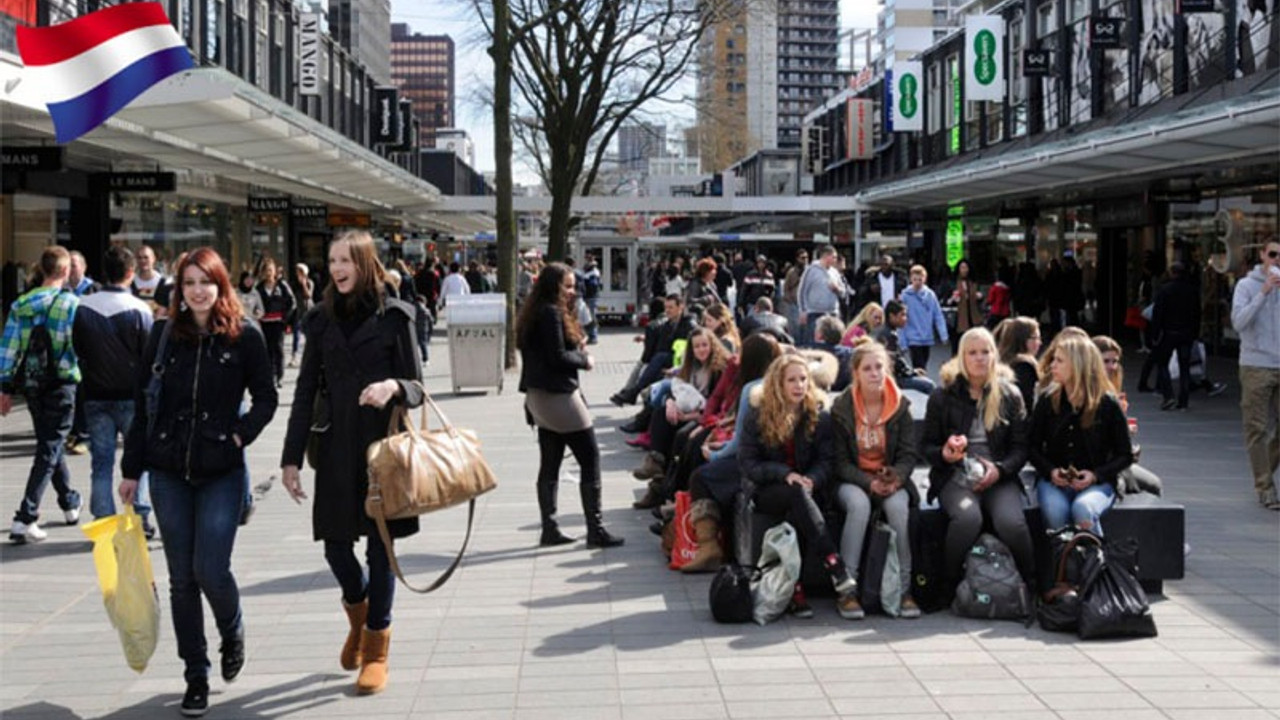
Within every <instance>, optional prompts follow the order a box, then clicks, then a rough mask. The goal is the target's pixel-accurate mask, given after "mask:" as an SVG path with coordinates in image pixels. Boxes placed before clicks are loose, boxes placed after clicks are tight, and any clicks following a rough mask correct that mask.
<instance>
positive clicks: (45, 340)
mask: <svg viewBox="0 0 1280 720" xmlns="http://www.w3.org/2000/svg"><path fill="white" fill-rule="evenodd" d="M37 320H38V321H39V322H37V323H36V324H35V325H34V326H32V328H31V332H30V333H29V334H28V335H27V347H26V349H25V350H24V351H23V353H22V357H21V358H20V359H19V360H18V365H17V369H16V370H15V372H14V377H13V384H14V385H15V386H17V387H20V388H23V389H25V390H27V391H31V392H39V391H41V390H43V389H45V388H47V387H49V386H50V385H52V384H53V383H54V382H56V381H57V379H58V355H57V353H56V352H54V349H53V336H52V335H50V334H49V327H48V322H49V316H48V315H47V314H46V315H44V316H42V317H39V318H37Z"/></svg>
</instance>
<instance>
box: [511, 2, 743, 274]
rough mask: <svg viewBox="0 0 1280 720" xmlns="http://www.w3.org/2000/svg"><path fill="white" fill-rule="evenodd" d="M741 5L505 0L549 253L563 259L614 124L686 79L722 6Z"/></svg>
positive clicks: (520, 114) (520, 125)
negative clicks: (545, 210) (574, 214)
mask: <svg viewBox="0 0 1280 720" xmlns="http://www.w3.org/2000/svg"><path fill="white" fill-rule="evenodd" d="M742 2H743V0H510V10H511V40H512V43H511V48H512V80H513V82H514V85H515V89H516V91H517V92H516V95H517V96H518V98H517V99H515V100H514V101H513V110H514V112H515V115H516V118H517V120H516V122H515V123H513V130H514V132H515V134H516V137H517V138H519V139H520V141H521V143H522V144H523V145H524V147H525V149H526V150H527V151H528V153H529V155H530V157H531V159H532V161H533V163H534V166H535V168H536V169H537V171H538V173H539V175H540V176H541V177H542V180H543V182H544V183H545V184H546V186H547V189H548V190H549V191H550V193H551V214H550V219H549V227H548V250H547V254H548V256H549V257H551V258H553V259H562V258H564V257H565V253H566V248H567V244H568V239H569V233H570V230H571V229H572V218H571V215H570V210H571V203H572V201H573V197H574V196H575V195H579V194H584V195H585V194H589V193H590V192H591V189H592V186H593V185H594V183H595V181H596V178H597V176H598V174H599V172H600V165H601V162H602V161H603V159H604V157H605V151H606V149H607V147H608V146H609V143H610V141H611V140H612V139H613V137H614V135H615V134H617V131H618V129H619V128H620V127H621V126H622V125H623V124H625V123H626V122H627V121H628V120H629V119H630V118H632V116H633V115H634V114H635V113H636V112H637V111H639V109H640V108H641V107H643V106H644V105H645V104H646V103H649V102H650V101H653V100H656V99H660V98H662V97H663V96H664V95H666V94H667V93H669V92H670V91H671V90H672V89H673V88H674V87H675V86H676V85H677V83H679V82H680V81H681V80H683V79H684V78H685V77H686V74H687V72H688V70H689V68H690V65H691V60H692V59H693V58H694V57H695V56H696V54H697V52H698V45H699V39H700V38H701V37H702V35H703V33H704V32H705V30H706V29H707V28H708V27H709V26H710V24H711V23H713V22H715V19H716V18H717V17H718V16H719V14H720V13H719V5H718V4H719V3H723V4H724V5H729V4H738V5H740V4H741V3H742ZM495 112H498V109H497V108H495Z"/></svg>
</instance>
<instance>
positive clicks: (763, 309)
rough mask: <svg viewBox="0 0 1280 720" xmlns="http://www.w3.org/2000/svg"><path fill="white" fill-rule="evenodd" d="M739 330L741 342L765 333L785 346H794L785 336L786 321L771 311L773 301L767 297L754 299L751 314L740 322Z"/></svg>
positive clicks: (788, 337) (787, 335) (792, 341)
mask: <svg viewBox="0 0 1280 720" xmlns="http://www.w3.org/2000/svg"><path fill="white" fill-rule="evenodd" d="M740 330H741V331H742V339H743V340H746V339H747V338H748V337H750V336H752V335H755V334H757V333H766V334H769V335H772V336H773V337H774V339H775V340H777V341H778V342H780V343H783V344H785V345H794V344H795V341H794V340H793V339H792V338H791V336H790V335H789V334H787V319H786V318H784V317H782V316H781V315H779V314H777V313H775V312H774V311H773V301H772V300H770V299H769V298H767V297H761V298H757V299H756V301H755V303H754V304H753V305H752V308H751V314H750V315H748V316H747V318H746V319H745V320H743V321H742V327H741V328H740Z"/></svg>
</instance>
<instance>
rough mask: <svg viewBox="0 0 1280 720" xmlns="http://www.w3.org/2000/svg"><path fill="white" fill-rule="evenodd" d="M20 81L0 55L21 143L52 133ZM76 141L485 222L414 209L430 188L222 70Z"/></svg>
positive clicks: (330, 196)
mask: <svg viewBox="0 0 1280 720" xmlns="http://www.w3.org/2000/svg"><path fill="white" fill-rule="evenodd" d="M20 77H21V67H20V66H18V65H17V64H16V63H14V62H13V61H11V60H10V59H9V58H7V57H6V58H0V84H5V85H8V84H10V83H12V82H13V81H14V80H19V81H18V82H17V83H16V84H14V85H13V87H12V89H11V91H10V92H8V93H6V94H4V95H0V98H2V99H0V103H2V104H3V111H4V114H3V119H4V124H5V127H6V130H7V133H6V134H8V133H12V132H13V128H14V127H15V126H16V127H19V128H20V129H21V130H20V132H21V133H22V135H23V139H24V140H25V141H30V140H32V139H37V138H39V139H51V138H52V137H53V125H52V122H51V120H50V118H49V115H48V113H47V112H46V111H45V110H44V107H43V105H42V104H41V103H40V101H39V100H38V98H37V94H36V93H35V92H33V90H34V89H33V88H24V87H23V85H22V83H21V81H20ZM5 140H6V142H9V138H5ZM77 143H85V144H88V145H91V146H95V147H99V148H103V149H106V150H110V151H114V152H116V153H121V154H125V155H130V156H134V157H137V158H139V159H145V160H146V161H148V162H154V163H157V164H158V165H161V166H165V167H171V168H187V169H191V170H197V171H203V172H208V173H211V174H214V175H217V176H221V177H226V178H231V179H234V180H239V181H242V182H245V183H250V184H253V185H256V186H259V187H263V188H268V189H270V190H275V191H277V192H280V193H282V194H289V195H294V196H297V197H299V198H307V199H310V200H314V201H318V202H324V203H328V204H332V205H336V206H340V207H345V208H350V209H352V210H357V211H362V212H373V213H375V214H378V215H381V216H386V217H395V218H400V219H403V220H405V221H408V222H411V223H414V224H419V225H425V226H427V227H430V228H432V229H436V230H443V231H446V232H459V233H472V232H476V231H477V230H481V229H489V228H491V227H492V221H490V220H488V219H487V218H476V217H465V216H464V217H459V216H453V217H445V216H441V215H436V214H432V213H424V212H421V211H420V208H422V206H423V204H424V203H430V202H434V201H438V200H439V198H440V192H439V190H437V189H436V188H435V187H434V186H433V185H431V184H430V183H428V182H426V181H424V180H422V179H420V178H418V177H415V176H414V175H413V174H411V173H409V172H408V171H406V170H404V169H403V168H401V167H399V166H398V165H396V164H395V163H392V162H390V161H388V160H387V159H385V158H383V157H381V156H379V155H378V154H377V153H375V152H373V151H372V150H370V149H368V148H365V147H363V146H362V145H360V144H358V143H356V142H354V141H352V140H350V139H349V138H347V137H345V136H343V135H342V134H341V133H339V132H337V131H335V130H333V129H331V128H329V127H327V126H325V125H323V124H322V123H319V122H317V121H316V120H314V119H312V118H311V117H309V116H307V115H305V114H304V113H301V112H299V111H297V110H296V109H294V108H292V107H290V106H288V105H286V104H284V103H282V102H280V101H279V100H277V99H276V98H274V97H272V96H271V95H269V94H267V93H265V92H263V91H262V90H260V89H259V88H257V87H255V86H253V85H251V84H249V83H246V82H244V81H243V80H241V79H239V78H237V77H236V76H234V75H232V74H230V73H228V72H226V71H225V70H223V69H221V68H212V67H206V68H199V69H197V70H192V71H188V72H186V73H182V74H181V75H179V76H175V77H173V78H170V79H169V80H168V81H166V82H164V83H161V84H160V85H158V86H156V87H155V88H152V90H150V91H148V92H147V93H146V94H144V95H142V96H141V97H139V98H138V99H137V100H135V101H134V102H133V103H131V104H130V105H129V106H128V107H127V108H125V109H124V110H122V111H120V112H119V113H117V114H116V115H115V116H114V117H112V118H111V119H110V120H108V121H107V122H106V124H104V125H103V126H101V127H99V128H98V129H96V130H94V131H93V132H91V133H89V134H87V135H85V136H84V137H83V138H81V139H80V140H78V141H77Z"/></svg>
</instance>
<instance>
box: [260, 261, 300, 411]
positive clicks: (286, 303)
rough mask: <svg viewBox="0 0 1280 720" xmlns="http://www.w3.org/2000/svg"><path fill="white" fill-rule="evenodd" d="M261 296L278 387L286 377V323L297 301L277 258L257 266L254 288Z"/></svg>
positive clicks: (265, 332) (268, 346)
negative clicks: (255, 285) (281, 272)
mask: <svg viewBox="0 0 1280 720" xmlns="http://www.w3.org/2000/svg"><path fill="white" fill-rule="evenodd" d="M254 289H255V290H257V291H258V296H259V297H261V298H262V320H261V322H262V334H263V335H265V336H266V338H267V352H268V353H270V354H271V367H272V369H274V370H275V376H276V387H280V384H281V381H282V380H284V326H285V323H287V322H289V317H290V316H291V315H293V308H294V306H295V305H296V304H297V301H296V300H294V297H293V290H291V289H290V288H289V283H287V282H285V281H284V278H282V277H281V276H280V268H279V267H278V266H277V265H276V261H275V260H272V259H271V258H265V259H263V261H262V266H261V267H260V268H259V269H258V284H257V287H255V288H254Z"/></svg>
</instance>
